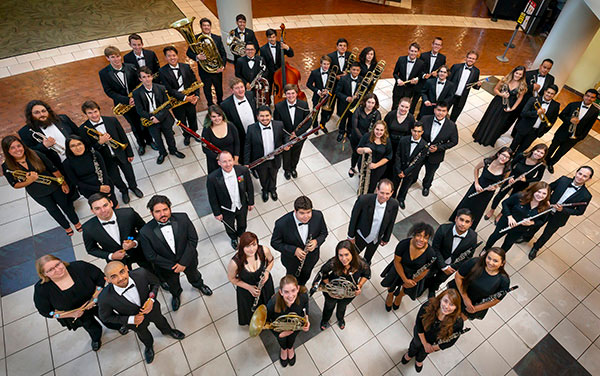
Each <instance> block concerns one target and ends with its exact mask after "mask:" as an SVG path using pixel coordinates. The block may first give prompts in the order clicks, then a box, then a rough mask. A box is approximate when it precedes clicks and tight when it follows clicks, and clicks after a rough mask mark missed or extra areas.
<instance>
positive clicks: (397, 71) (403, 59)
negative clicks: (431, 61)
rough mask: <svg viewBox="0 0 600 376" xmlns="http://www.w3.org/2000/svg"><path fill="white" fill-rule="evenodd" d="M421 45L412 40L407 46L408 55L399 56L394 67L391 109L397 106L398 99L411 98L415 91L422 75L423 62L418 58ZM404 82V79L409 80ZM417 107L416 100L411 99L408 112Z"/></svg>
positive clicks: (412, 111) (413, 110)
mask: <svg viewBox="0 0 600 376" xmlns="http://www.w3.org/2000/svg"><path fill="white" fill-rule="evenodd" d="M420 49H421V46H419V44H418V43H417V42H413V43H411V44H410V46H409V47H408V55H407V56H400V57H399V58H398V60H397V61H396V66H395V67H394V73H393V75H394V80H395V82H394V89H393V91H392V111H394V110H396V109H397V108H398V104H399V103H400V99H402V98H404V97H408V98H412V97H413V96H414V94H415V92H417V84H418V83H419V78H420V77H422V76H423V69H424V67H425V63H423V60H420V59H418V57H419V50H420ZM409 80H410V82H407V83H404V82H405V81H409ZM416 107H417V101H415V100H413V101H412V103H411V105H410V112H411V113H414V112H415V108H416Z"/></svg>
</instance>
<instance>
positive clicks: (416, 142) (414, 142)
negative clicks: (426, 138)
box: [410, 140, 419, 144]
mask: <svg viewBox="0 0 600 376" xmlns="http://www.w3.org/2000/svg"><path fill="white" fill-rule="evenodd" d="M410 143H411V144H418V143H419V141H412V140H411V141H410Z"/></svg>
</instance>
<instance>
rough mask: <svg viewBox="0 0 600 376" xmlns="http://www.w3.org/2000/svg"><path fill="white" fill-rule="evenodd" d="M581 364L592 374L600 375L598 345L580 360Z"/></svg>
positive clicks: (587, 351) (590, 348) (591, 348)
mask: <svg viewBox="0 0 600 376" xmlns="http://www.w3.org/2000/svg"><path fill="white" fill-rule="evenodd" d="M579 363H581V365H582V366H583V367H584V368H585V369H586V370H587V371H588V372H589V373H590V374H592V375H598V374H600V349H599V348H598V347H597V346H596V345H591V346H590V347H589V348H588V349H587V350H585V352H584V353H583V355H582V356H581V357H580V358H579Z"/></svg>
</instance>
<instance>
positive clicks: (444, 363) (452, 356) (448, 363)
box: [428, 346, 465, 375]
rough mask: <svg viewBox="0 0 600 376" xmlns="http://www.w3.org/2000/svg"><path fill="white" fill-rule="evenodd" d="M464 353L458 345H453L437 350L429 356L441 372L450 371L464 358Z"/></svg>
mask: <svg viewBox="0 0 600 376" xmlns="http://www.w3.org/2000/svg"><path fill="white" fill-rule="evenodd" d="M464 357H465V356H464V355H463V353H462V352H461V351H460V349H459V348H458V347H456V346H451V347H449V348H447V349H445V350H441V351H436V352H434V353H432V354H430V355H429V356H428V358H429V359H430V360H431V362H432V363H433V364H434V365H435V367H436V368H437V369H438V371H440V373H441V374H443V375H445V374H447V373H448V372H450V370H451V369H453V368H454V367H455V366H456V365H457V364H458V363H459V362H460V361H461V360H463V359H464Z"/></svg>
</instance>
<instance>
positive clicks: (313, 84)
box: [306, 67, 335, 127]
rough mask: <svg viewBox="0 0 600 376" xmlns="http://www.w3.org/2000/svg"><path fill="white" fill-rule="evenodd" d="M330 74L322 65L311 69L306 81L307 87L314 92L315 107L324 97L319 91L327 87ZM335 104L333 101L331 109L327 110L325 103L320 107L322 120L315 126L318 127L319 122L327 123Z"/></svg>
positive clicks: (313, 101) (313, 102)
mask: <svg viewBox="0 0 600 376" xmlns="http://www.w3.org/2000/svg"><path fill="white" fill-rule="evenodd" d="M328 76H329V71H323V70H322V69H321V68H320V67H319V68H317V69H315V70H313V71H311V72H310V75H309V76H308V80H307V81H306V87H307V88H308V89H309V90H311V91H312V92H313V96H312V105H313V109H314V108H315V106H316V105H317V104H319V102H320V101H321V100H322V99H323V98H322V97H320V96H319V91H323V89H325V87H326V86H327V77H328ZM331 94H332V95H333V93H331ZM328 101H329V100H328ZM325 104H327V102H325ZM334 106H335V102H333V104H332V106H331V109H330V110H325V109H323V107H325V105H323V106H322V107H321V109H320V112H321V120H320V121H319V122H318V123H316V124H314V125H313V126H315V127H317V126H318V125H319V124H323V125H325V124H327V122H328V121H329V119H330V118H331V115H332V114H333V107H334ZM315 120H317V119H316V117H315Z"/></svg>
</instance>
